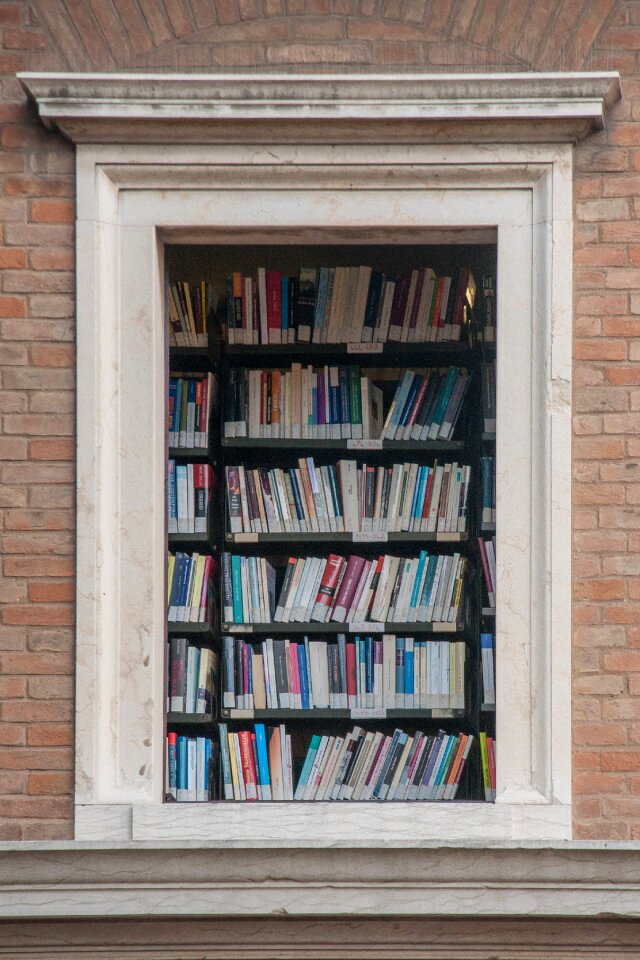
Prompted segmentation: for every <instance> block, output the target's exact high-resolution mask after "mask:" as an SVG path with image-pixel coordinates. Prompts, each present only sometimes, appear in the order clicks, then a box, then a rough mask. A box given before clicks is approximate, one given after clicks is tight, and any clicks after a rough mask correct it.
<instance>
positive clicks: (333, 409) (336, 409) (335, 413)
mask: <svg viewBox="0 0 640 960" xmlns="http://www.w3.org/2000/svg"><path fill="white" fill-rule="evenodd" d="M329 423H330V425H331V427H334V428H335V427H337V428H338V430H340V423H341V417H340V374H339V370H338V367H329Z"/></svg>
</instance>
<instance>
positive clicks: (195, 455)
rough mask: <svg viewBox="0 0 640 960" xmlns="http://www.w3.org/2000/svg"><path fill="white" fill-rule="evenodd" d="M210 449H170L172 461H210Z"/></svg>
mask: <svg viewBox="0 0 640 960" xmlns="http://www.w3.org/2000/svg"><path fill="white" fill-rule="evenodd" d="M210 458H211V450H210V449H209V447H169V459H170V460H209V459H210Z"/></svg>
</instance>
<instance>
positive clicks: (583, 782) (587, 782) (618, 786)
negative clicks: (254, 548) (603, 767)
mask: <svg viewBox="0 0 640 960" xmlns="http://www.w3.org/2000/svg"><path fill="white" fill-rule="evenodd" d="M625 780H626V778H625V777H624V775H623V774H619V773H618V774H617V773H600V774H598V773H593V772H591V773H583V774H579V775H578V776H574V778H573V789H574V791H575V792H576V793H578V794H590V793H597V794H607V793H622V791H623V790H624V787H625Z"/></svg>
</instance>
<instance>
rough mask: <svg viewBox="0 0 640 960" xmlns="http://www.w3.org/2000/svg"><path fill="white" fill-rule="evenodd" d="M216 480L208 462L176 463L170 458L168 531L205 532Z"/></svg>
mask: <svg viewBox="0 0 640 960" xmlns="http://www.w3.org/2000/svg"><path fill="white" fill-rule="evenodd" d="M213 482H214V475H213V470H212V469H211V467H210V466H209V464H208V463H185V464H180V463H178V464H176V461H175V460H169V468H168V473H167V531H168V532H169V533H206V532H207V526H208V519H209V504H210V501H211V490H212V486H213Z"/></svg>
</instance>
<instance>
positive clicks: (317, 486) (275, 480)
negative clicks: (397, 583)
mask: <svg viewBox="0 0 640 960" xmlns="http://www.w3.org/2000/svg"><path fill="white" fill-rule="evenodd" d="M470 481H471V467H466V466H460V465H458V464H457V463H445V464H438V463H437V461H436V463H435V464H434V466H432V467H428V466H421V465H420V464H417V463H395V464H393V466H371V465H367V464H366V463H363V464H361V465H358V463H357V461H355V460H338V462H337V463H335V464H329V465H327V466H323V467H321V466H316V464H315V461H314V459H313V457H306V458H300V459H299V460H298V466H297V467H288V468H284V469H280V468H274V469H273V470H268V469H267V468H265V467H258V468H255V469H251V468H249V467H244V466H242V465H239V466H237V467H227V468H226V483H227V516H228V522H229V530H230V532H231V533H328V532H334V533H343V532H353V533H394V532H402V531H406V532H424V533H429V532H431V533H436V532H454V533H455V532H458V533H465V532H466V529H467V500H468V496H469V484H470Z"/></svg>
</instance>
